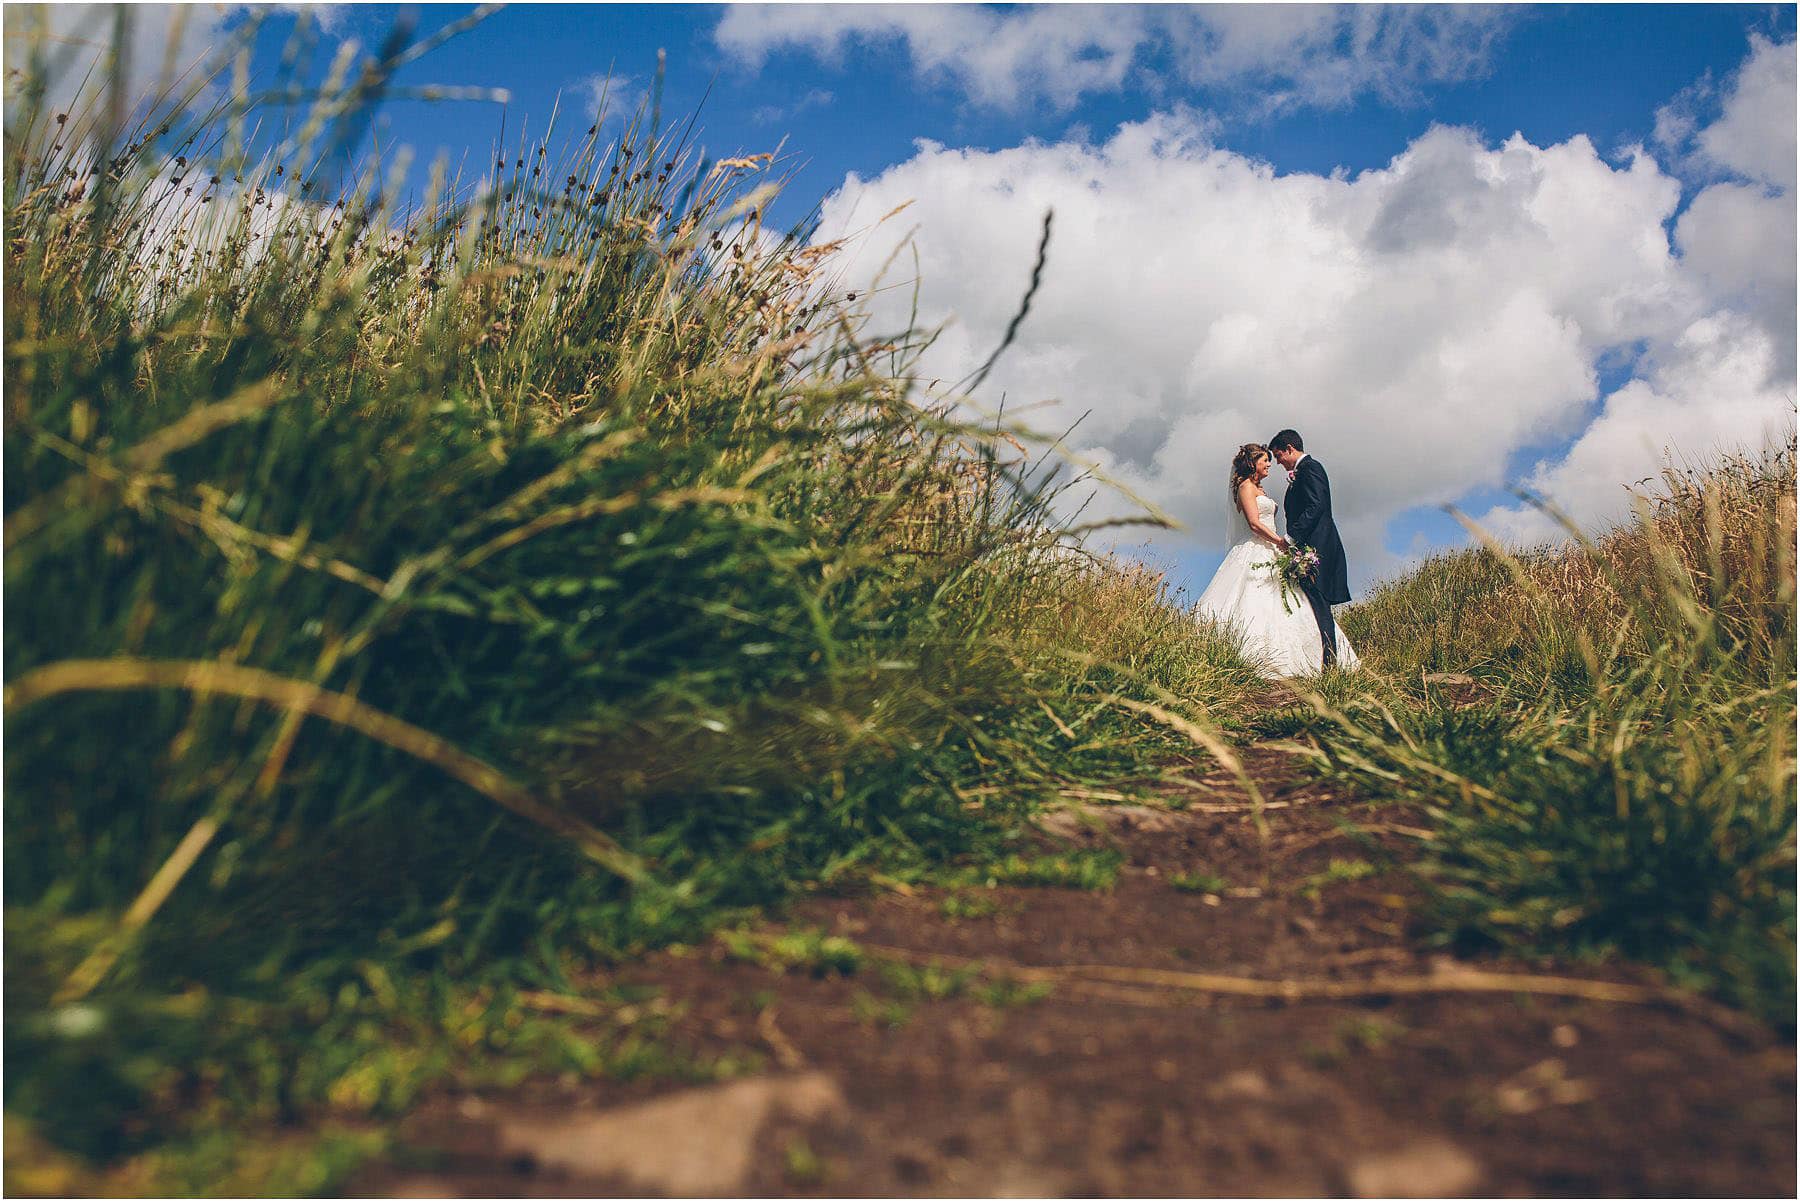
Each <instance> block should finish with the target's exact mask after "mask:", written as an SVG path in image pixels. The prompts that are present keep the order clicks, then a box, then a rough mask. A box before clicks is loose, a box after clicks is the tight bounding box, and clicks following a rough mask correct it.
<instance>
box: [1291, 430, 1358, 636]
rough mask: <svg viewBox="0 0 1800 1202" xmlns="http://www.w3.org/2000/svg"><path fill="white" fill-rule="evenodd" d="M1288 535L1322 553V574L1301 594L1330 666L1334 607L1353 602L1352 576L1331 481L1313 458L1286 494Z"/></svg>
mask: <svg viewBox="0 0 1800 1202" xmlns="http://www.w3.org/2000/svg"><path fill="white" fill-rule="evenodd" d="M1287 532H1288V540H1289V541H1290V542H1292V543H1294V544H1295V545H1296V546H1301V547H1311V548H1312V549H1313V550H1315V551H1317V552H1318V553H1319V570H1318V572H1317V574H1316V575H1315V576H1314V577H1313V579H1312V581H1311V582H1310V583H1309V584H1308V585H1307V586H1306V587H1305V588H1304V589H1303V590H1302V591H1304V592H1305V593H1306V600H1307V603H1308V604H1309V605H1311V606H1312V611H1313V617H1314V619H1316V620H1317V621H1318V623H1319V638H1320V639H1321V641H1322V644H1323V646H1324V650H1325V663H1326V665H1327V666H1330V665H1331V664H1334V663H1336V662H1337V624H1336V623H1335V622H1333V621H1332V618H1331V607H1332V606H1333V605H1342V604H1343V603H1344V602H1346V601H1348V600H1350V584H1349V572H1348V569H1347V568H1346V567H1345V565H1344V544H1343V542H1342V540H1340V539H1339V538H1338V532H1337V523H1336V522H1334V521H1332V520H1331V481H1330V479H1329V478H1327V477H1326V475H1325V468H1324V466H1323V465H1322V464H1320V462H1319V461H1318V460H1317V459H1314V458H1313V457H1312V456H1311V455H1308V456H1307V457H1306V458H1304V459H1302V460H1301V461H1300V462H1299V463H1297V464H1295V465H1294V480H1293V483H1291V484H1289V485H1288V490H1287Z"/></svg>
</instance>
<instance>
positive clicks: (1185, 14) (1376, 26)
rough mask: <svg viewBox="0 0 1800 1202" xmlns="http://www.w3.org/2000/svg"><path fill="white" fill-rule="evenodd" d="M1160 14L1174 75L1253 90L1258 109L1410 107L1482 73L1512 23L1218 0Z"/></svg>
mask: <svg viewBox="0 0 1800 1202" xmlns="http://www.w3.org/2000/svg"><path fill="white" fill-rule="evenodd" d="M1160 15H1161V16H1162V17H1163V20H1164V23H1165V29H1166V31H1167V32H1166V35H1165V36H1166V37H1167V40H1168V45H1169V46H1170V49H1171V53H1172V54H1173V55H1174V57H1175V59H1176V62H1177V64H1178V70H1179V73H1180V75H1181V77H1182V78H1184V79H1185V80H1186V81H1187V82H1189V83H1194V84H1202V85H1210V86H1213V87H1220V88H1224V89H1227V90H1249V89H1254V90H1255V91H1256V92H1258V93H1259V96H1258V100H1257V105H1258V107H1261V108H1264V109H1278V108H1285V107H1290V106H1293V105H1296V104H1305V105H1318V106H1325V107H1333V106H1338V105H1344V104H1348V103H1350V102H1351V101H1353V100H1355V99H1356V98H1357V97H1358V96H1361V95H1363V94H1365V93H1372V94H1374V95H1377V96H1380V97H1382V98H1383V99H1386V100H1389V101H1395V102H1406V101H1411V100H1413V99H1416V97H1417V91H1418V88H1419V87H1420V86H1421V85H1423V84H1427V83H1444V82H1451V81H1455V80H1461V79H1468V78H1471V77H1475V76H1479V75H1481V74H1483V73H1484V72H1485V71H1486V69H1487V63H1488V59H1489V56H1490V54H1491V53H1492V51H1493V49H1494V46H1495V43H1496V42H1497V41H1498V39H1499V38H1500V36H1501V35H1502V34H1503V33H1504V32H1505V30H1506V28H1507V27H1508V25H1509V24H1510V21H1511V16H1510V14H1509V13H1508V12H1507V11H1506V10H1505V9H1501V8H1493V7H1481V6H1473V5H1450V6H1443V5H1432V6H1427V5H1370V4H1357V5H1342V6H1339V5H1289V4H1220V5H1195V6H1171V7H1170V8H1168V9H1166V10H1161V12H1160Z"/></svg>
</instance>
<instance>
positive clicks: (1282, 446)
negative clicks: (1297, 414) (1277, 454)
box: [1269, 430, 1306, 451]
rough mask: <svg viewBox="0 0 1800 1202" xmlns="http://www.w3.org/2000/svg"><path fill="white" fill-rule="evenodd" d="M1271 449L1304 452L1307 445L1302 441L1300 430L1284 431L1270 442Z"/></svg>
mask: <svg viewBox="0 0 1800 1202" xmlns="http://www.w3.org/2000/svg"><path fill="white" fill-rule="evenodd" d="M1269 449H1270V450H1271V451H1286V450H1295V451H1304V450H1305V449H1306V444H1305V443H1303V442H1301V441H1300V432H1299V431H1298V430H1283V431H1282V432H1281V433H1279V434H1277V435H1276V436H1275V437H1273V438H1271V439H1270V440H1269Z"/></svg>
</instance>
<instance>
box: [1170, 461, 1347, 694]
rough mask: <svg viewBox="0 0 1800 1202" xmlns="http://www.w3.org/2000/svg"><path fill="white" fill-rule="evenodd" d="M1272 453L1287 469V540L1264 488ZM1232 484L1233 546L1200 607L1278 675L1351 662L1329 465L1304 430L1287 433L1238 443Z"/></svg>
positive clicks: (1344, 580) (1343, 574)
mask: <svg viewBox="0 0 1800 1202" xmlns="http://www.w3.org/2000/svg"><path fill="white" fill-rule="evenodd" d="M1271 459H1274V460H1275V461H1277V462H1279V463H1280V464H1281V466H1282V467H1283V468H1285V469H1286V470H1287V474H1288V480H1289V484H1288V490H1287V496H1286V498H1285V500H1286V501H1287V535H1286V537H1283V536H1282V535H1281V534H1280V533H1279V531H1278V530H1277V529H1276V524H1275V512H1276V509H1277V506H1276V504H1275V502H1274V500H1273V499H1271V498H1270V497H1268V496H1267V495H1265V494H1264V493H1263V490H1262V482H1263V480H1264V479H1266V478H1267V477H1268V474H1269V462H1270V460H1271ZM1230 488H1231V504H1232V522H1231V524H1232V534H1233V538H1232V546H1231V549H1230V550H1228V551H1227V552H1226V553H1225V562H1224V563H1222V564H1220V565H1219V570H1218V571H1217V572H1216V573H1214V575H1213V578H1212V583H1210V584H1208V585H1207V586H1206V591H1205V592H1204V593H1202V594H1201V595H1200V601H1199V604H1198V606H1197V607H1196V609H1197V612H1198V613H1199V614H1200V615H1202V616H1204V617H1206V618H1208V619H1210V620H1212V621H1214V622H1218V623H1220V624H1222V625H1226V626H1230V627H1231V628H1233V629H1234V630H1236V631H1237V632H1238V633H1239V634H1240V635H1242V636H1243V639H1244V645H1245V649H1246V650H1248V651H1249V652H1250V653H1251V654H1252V655H1254V656H1256V657H1257V658H1258V659H1260V660H1262V661H1263V663H1264V664H1265V666H1266V667H1267V668H1268V669H1269V671H1270V672H1271V673H1272V674H1274V675H1276V676H1310V675H1312V674H1314V673H1316V672H1319V671H1321V670H1322V669H1325V668H1330V667H1332V666H1334V665H1335V666H1337V667H1340V668H1354V667H1355V666H1356V664H1357V657H1356V652H1355V650H1353V649H1352V648H1351V646H1350V641H1349V640H1348V639H1346V638H1345V637H1344V635H1343V633H1342V632H1341V631H1339V630H1338V628H1337V623H1336V622H1335V621H1333V620H1332V616H1331V607H1332V606H1333V605H1341V604H1343V603H1344V602H1346V601H1348V600H1350V585H1349V582H1348V572H1347V571H1346V569H1345V565H1344V544H1343V543H1342V542H1341V541H1340V540H1339V538H1338V532H1337V523H1336V522H1334V521H1332V518H1331V481H1330V480H1329V479H1328V478H1327V477H1326V475H1325V468H1324V466H1323V465H1322V464H1320V462H1319V461H1318V460H1317V459H1314V458H1313V457H1312V456H1311V455H1308V454H1307V453H1306V444H1305V443H1303V442H1302V441H1301V440H1300V435H1299V434H1298V433H1296V432H1295V431H1293V430H1283V431H1281V433H1279V434H1277V435H1276V436H1275V437H1274V438H1271V439H1270V440H1269V445H1268V446H1263V445H1262V444H1261V443H1254V442H1251V443H1245V444H1244V445H1243V446H1241V447H1239V448H1238V452H1237V454H1236V456H1234V457H1233V458H1232V461H1231V485H1230ZM1295 594H1298V597H1296V595H1295ZM1296 602H1298V603H1296Z"/></svg>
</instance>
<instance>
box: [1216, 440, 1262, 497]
mask: <svg viewBox="0 0 1800 1202" xmlns="http://www.w3.org/2000/svg"><path fill="white" fill-rule="evenodd" d="M1268 458H1270V455H1269V448H1268V447H1265V446H1263V444H1262V443H1260V442H1247V443H1245V444H1244V445H1243V446H1241V447H1239V448H1238V451H1237V454H1236V455H1233V456H1232V457H1231V487H1230V488H1228V489H1227V490H1226V495H1227V496H1228V497H1229V498H1230V499H1231V503H1232V504H1233V505H1236V504H1237V490H1238V485H1240V484H1242V483H1243V482H1244V481H1246V480H1254V479H1256V461H1257V460H1258V459H1268Z"/></svg>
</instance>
